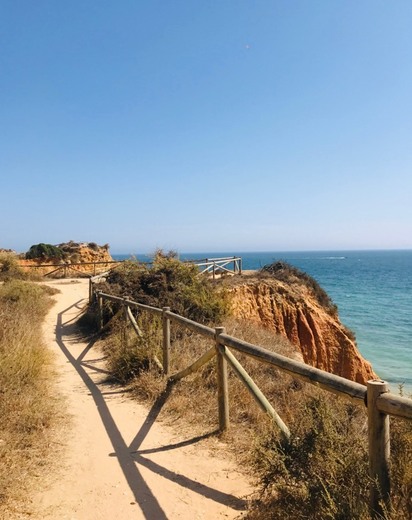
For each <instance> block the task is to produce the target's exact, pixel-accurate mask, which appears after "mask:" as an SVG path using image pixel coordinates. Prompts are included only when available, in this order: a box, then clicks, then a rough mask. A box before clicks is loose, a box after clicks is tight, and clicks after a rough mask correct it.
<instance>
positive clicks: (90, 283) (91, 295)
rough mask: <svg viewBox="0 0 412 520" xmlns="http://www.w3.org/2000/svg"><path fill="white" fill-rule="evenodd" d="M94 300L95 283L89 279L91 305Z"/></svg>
mask: <svg viewBox="0 0 412 520" xmlns="http://www.w3.org/2000/svg"><path fill="white" fill-rule="evenodd" d="M92 299H93V283H92V279H91V278H89V303H92Z"/></svg>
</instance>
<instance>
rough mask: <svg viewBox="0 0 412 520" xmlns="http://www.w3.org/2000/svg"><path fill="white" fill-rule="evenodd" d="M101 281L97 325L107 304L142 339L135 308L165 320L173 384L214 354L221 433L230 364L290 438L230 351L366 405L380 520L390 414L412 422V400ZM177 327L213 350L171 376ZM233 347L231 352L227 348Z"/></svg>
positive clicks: (386, 490)
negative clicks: (109, 289) (113, 290)
mask: <svg viewBox="0 0 412 520" xmlns="http://www.w3.org/2000/svg"><path fill="white" fill-rule="evenodd" d="M97 280H98V277H96V278H95V279H91V280H90V300H91V301H92V300H96V301H97V304H98V315H99V326H100V329H101V328H103V326H104V323H103V302H104V300H107V301H110V302H113V303H115V304H117V305H120V306H121V307H123V309H124V316H125V319H126V320H127V321H130V323H131V324H132V327H133V329H134V330H135V332H136V333H137V334H138V335H140V336H141V335H142V332H141V331H140V329H139V327H138V325H137V323H136V321H135V319H134V317H133V314H132V312H131V309H139V310H143V311H147V312H149V313H151V314H154V315H156V316H159V317H161V319H162V324H163V359H162V362H160V361H159V360H158V359H155V360H154V361H155V362H156V364H157V365H158V366H159V367H160V368H161V369H162V370H163V372H164V373H165V375H166V376H168V378H169V381H171V382H172V381H178V380H179V379H182V378H183V377H185V376H187V375H189V374H191V373H193V372H195V371H196V370H198V369H199V368H200V367H201V366H203V365H204V364H205V363H207V362H209V361H211V359H212V358H213V357H215V356H216V364H217V365H216V366H217V383H218V415H219V427H220V429H221V430H222V431H223V430H225V429H226V428H228V426H229V398H228V396H229V389H228V378H227V364H229V365H230V366H231V368H232V369H233V371H234V372H235V374H236V375H237V376H238V377H239V379H240V380H241V381H242V382H243V383H244V385H245V386H246V388H247V390H248V391H249V392H250V393H251V395H252V396H253V398H254V399H255V400H256V402H257V404H258V405H259V406H260V408H261V409H262V410H263V411H264V412H265V413H267V414H268V415H269V416H270V417H271V418H272V420H273V421H274V422H275V423H276V425H277V426H278V427H279V429H280V432H281V435H282V437H283V439H284V440H286V441H287V439H288V438H289V436H290V432H289V429H288V427H287V426H286V424H285V423H284V422H283V421H282V419H281V418H280V417H279V415H278V414H277V413H276V411H275V410H274V408H273V407H272V405H271V404H270V403H269V401H268V400H267V399H266V397H265V396H264V395H263V393H262V392H261V391H260V389H259V388H258V387H257V385H256V384H255V382H254V381H253V380H252V378H251V377H250V376H249V374H248V373H247V372H246V370H245V369H244V368H243V367H242V365H241V364H240V363H239V361H238V360H237V359H236V357H235V356H234V354H233V353H232V350H234V351H237V352H242V353H243V354H246V355H247V356H250V357H252V358H255V359H257V360H258V361H260V362H262V363H267V364H270V365H273V366H275V367H277V368H278V369H280V370H283V371H285V372H287V373H289V374H290V375H292V376H293V377H296V378H298V379H301V380H303V381H305V382H308V383H311V384H313V385H316V386H318V387H320V388H322V389H324V390H327V391H328V392H332V393H334V394H337V395H340V396H344V397H347V398H350V399H352V400H353V401H354V402H355V403H360V404H362V403H364V404H365V405H366V407H367V412H368V414H367V415H368V445H369V475H370V478H371V486H370V511H371V515H372V518H381V515H382V513H383V510H384V509H385V508H389V507H390V476H389V462H390V442H389V416H391V415H392V416H395V417H402V418H405V419H409V420H412V400H411V399H408V398H405V397H401V396H398V395H395V394H391V393H390V392H389V387H388V384H387V383H386V382H385V381H382V380H372V381H368V383H367V385H366V386H364V385H361V384H359V383H355V382H353V381H350V380H348V379H345V378H343V377H340V376H337V375H334V374H331V373H329V372H325V371H323V370H320V369H318V368H315V367H312V366H309V365H306V364H305V363H302V362H299V361H295V360H292V359H289V358H287V357H285V356H282V355H280V354H276V353H274V352H271V351H268V350H266V349H264V348H262V347H259V346H257V345H253V344H251V343H248V342H245V341H243V340H240V339H237V338H235V337H232V336H230V335H228V334H226V333H225V329H224V328H223V327H216V328H214V329H213V328H210V327H207V326H205V325H201V324H200V323H197V322H195V321H192V320H190V319H188V318H184V317H183V316H180V315H178V314H175V313H173V312H171V311H170V308H169V307H164V308H163V309H160V308H157V307H151V306H149V305H143V304H141V303H137V302H135V301H133V300H129V299H127V298H120V297H117V296H113V295H110V294H105V293H103V292H99V291H96V290H95V282H96V281H97ZM171 322H174V323H178V324H179V325H181V326H184V327H186V328H188V329H190V330H192V331H194V332H196V333H198V334H201V335H202V336H205V337H207V338H209V339H210V340H211V342H212V346H211V348H210V349H209V350H207V351H206V352H205V353H204V354H203V355H202V356H201V357H200V358H199V359H198V360H197V361H195V362H194V363H193V364H191V365H190V366H188V367H186V368H185V369H183V370H181V371H180V372H178V373H175V374H170V373H169V352H170V325H171ZM229 347H230V349H232V350H230V349H229Z"/></svg>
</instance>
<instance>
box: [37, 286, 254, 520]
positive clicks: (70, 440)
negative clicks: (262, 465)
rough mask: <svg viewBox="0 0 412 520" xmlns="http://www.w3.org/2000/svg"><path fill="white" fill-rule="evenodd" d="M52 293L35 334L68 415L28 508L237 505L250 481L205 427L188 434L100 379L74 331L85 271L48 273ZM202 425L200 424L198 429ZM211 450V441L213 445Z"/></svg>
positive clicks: (182, 515)
mask: <svg viewBox="0 0 412 520" xmlns="http://www.w3.org/2000/svg"><path fill="white" fill-rule="evenodd" d="M48 284H49V285H51V286H54V287H56V288H58V289H59V290H60V291H61V293H60V294H58V295H56V296H55V299H56V304H55V305H54V307H53V308H52V310H51V311H50V313H49V315H48V317H47V320H46V323H45V327H44V334H45V338H46V341H47V342H48V344H49V345H50V348H51V349H52V350H53V351H54V352H55V354H56V365H57V371H58V380H59V381H58V384H59V389H60V390H61V393H62V394H63V396H65V399H66V401H67V407H68V410H69V413H70V415H71V420H70V421H69V424H68V426H67V427H66V428H65V430H64V431H63V432H62V435H61V439H60V442H61V443H62V444H63V448H62V450H61V454H62V455H61V461H59V464H58V466H59V468H58V469H57V470H56V471H52V472H51V473H50V474H49V475H48V477H47V479H46V481H45V482H44V487H45V489H44V490H43V491H42V492H41V493H40V494H38V495H36V496H34V497H32V505H33V508H34V509H35V510H36V513H35V515H33V517H35V518H39V519H48V520H50V519H59V520H103V519H107V520H108V519H110V520H112V519H116V520H129V519H153V520H164V519H171V520H173V519H190V520H197V519H199V520H200V519H215V518H225V519H230V518H236V517H239V516H241V515H242V511H244V509H245V506H246V497H247V496H248V495H249V494H250V493H251V491H252V488H251V486H250V484H249V482H248V481H247V478H246V477H245V476H244V475H242V474H241V473H240V472H239V471H238V469H237V468H236V467H235V465H234V464H233V462H231V461H230V460H229V459H222V458H219V457H217V456H213V453H212V451H213V446H216V447H217V446H218V444H219V440H218V439H216V438H215V437H209V438H207V439H206V438H205V439H199V438H193V436H190V434H189V435H186V436H185V434H184V433H180V434H179V433H178V432H177V431H174V430H172V429H170V428H169V427H166V426H165V425H162V424H161V423H159V421H158V420H156V419H157V415H158V410H157V409H155V408H153V409H152V410H148V409H147V408H145V407H144V406H141V405H139V404H138V403H136V402H134V401H132V400H131V399H129V398H128V396H127V394H125V393H124V391H123V390H122V389H121V388H119V387H116V386H110V385H108V384H107V383H105V382H104V379H105V377H106V375H107V374H106V372H105V370H104V359H103V358H102V354H101V352H99V351H98V350H97V349H96V347H93V344H86V343H82V342H81V341H79V338H78V337H77V336H76V334H75V332H76V331H75V325H74V323H75V320H76V317H77V316H78V315H79V313H80V312H81V309H82V307H83V306H84V304H85V303H86V298H87V292H88V285H87V280H86V281H79V280H63V281H55V282H48ZM205 433H208V432H205ZM219 453H221V450H219Z"/></svg>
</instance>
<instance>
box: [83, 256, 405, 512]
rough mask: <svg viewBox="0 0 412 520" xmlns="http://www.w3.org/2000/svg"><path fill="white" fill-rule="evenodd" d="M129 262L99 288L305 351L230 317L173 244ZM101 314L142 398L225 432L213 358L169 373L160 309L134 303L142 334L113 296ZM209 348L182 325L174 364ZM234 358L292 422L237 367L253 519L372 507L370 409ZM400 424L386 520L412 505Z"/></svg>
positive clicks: (220, 297) (123, 375) (114, 355)
mask: <svg viewBox="0 0 412 520" xmlns="http://www.w3.org/2000/svg"><path fill="white" fill-rule="evenodd" d="M124 267H125V268H124V269H118V270H116V271H114V272H113V273H112V274H111V275H110V276H109V277H108V279H107V280H106V282H105V284H103V285H101V286H100V288H99V289H100V290H103V291H104V292H109V293H111V294H116V295H118V296H123V297H126V296H127V297H128V298H130V299H134V300H136V301H139V302H140V303H144V304H148V305H152V306H156V307H160V308H161V307H164V306H168V307H171V309H172V311H174V312H177V313H179V314H182V315H184V316H186V317H188V318H191V319H193V320H195V321H200V322H202V323H212V324H213V325H223V326H225V328H226V331H227V332H228V333H229V334H231V335H233V336H236V337H237V338H239V339H243V340H245V341H248V342H250V343H253V344H257V345H260V346H262V347H264V348H266V349H268V350H273V351H276V352H278V353H281V354H283V355H286V356H290V357H296V356H297V355H298V354H297V352H296V349H295V348H294V347H293V346H292V345H291V344H290V343H289V342H288V341H287V340H286V339H285V338H284V337H282V336H279V335H276V334H274V333H273V332H270V331H268V330H265V329H263V328H261V327H259V326H255V325H252V324H251V323H247V322H245V320H236V319H234V318H233V317H231V316H230V313H229V308H230V306H229V304H228V296H227V294H226V292H225V290H224V288H222V285H221V284H219V282H212V281H211V280H207V279H206V278H200V277H199V276H198V273H197V271H196V269H194V268H193V266H191V265H188V264H182V263H180V262H179V261H178V260H177V259H176V257H175V255H173V254H163V253H162V252H159V253H158V254H157V256H156V258H155V261H154V265H153V267H152V269H148V268H147V267H146V266H143V265H139V264H137V263H130V264H125V266H124ZM268 274H269V275H274V276H278V277H280V278H281V279H282V281H284V282H285V283H287V282H288V279H293V277H296V276H300V273H297V272H296V270H295V269H294V268H289V267H288V266H285V265H284V264H283V263H282V264H278V265H275V266H271V267H267V268H265V269H264V272H263V273H262V276H267V275H268ZM308 286H309V288H310V291H311V292H315V293H316V294H317V298H319V299H320V300H321V301H322V302H323V303H324V305H325V306H326V307H327V308H328V312H329V313H332V314H335V313H337V309H336V307H335V306H334V304H333V303H332V302H331V301H330V299H329V298H328V296H327V295H326V293H324V292H323V290H321V288H319V287H318V286H317V285H316V283H313V282H311V281H310V280H308ZM219 302H220V303H219ZM95 311H96V309H95V308H93V306H92V307H91V308H90V309H89V312H88V314H87V315H86V316H85V317H84V318H83V323H85V322H87V320H89V323H92V322H93V321H94V322H95V323H96V315H95ZM104 314H105V322H106V323H107V325H106V326H105V328H104V335H103V337H102V345H103V348H104V351H105V353H106V356H107V359H108V366H109V369H110V371H111V377H112V378H113V379H115V380H118V381H119V382H121V383H123V384H127V385H128V386H129V388H130V389H131V390H132V391H133V392H134V394H135V396H136V397H137V398H139V399H144V400H145V401H148V402H150V403H152V405H153V406H154V407H155V408H157V411H158V412H159V413H160V411H161V413H162V417H163V419H164V420H166V421H170V422H173V423H176V421H177V420H179V421H180V423H179V427H180V428H181V429H186V430H187V431H190V433H191V434H193V435H205V431H206V432H214V431H216V417H217V409H216V408H217V405H216V396H217V387H216V379H217V378H216V367H215V363H209V364H206V365H204V366H203V367H202V369H200V370H199V371H197V372H195V373H193V374H191V375H190V376H189V377H187V378H185V379H183V380H181V381H179V382H178V383H175V384H170V383H169V384H168V383H167V379H166V378H165V376H164V375H163V374H162V372H161V370H160V367H159V363H158V361H156V360H158V358H160V353H161V348H162V328H161V322H160V321H159V318H156V317H151V315H149V314H148V313H145V312H139V313H138V314H136V316H135V320H136V322H137V324H138V327H139V330H140V331H141V335H140V336H137V335H136V334H135V333H134V332H132V331H130V330H129V329H127V328H126V327H125V322H124V320H123V319H121V312H120V309H118V308H117V307H116V305H115V304H112V303H105V307H104ZM208 348H210V341H209V342H208V341H207V340H206V339H205V338H203V337H200V336H199V335H197V334H195V333H192V332H187V331H185V330H183V329H181V328H180V327H178V326H175V325H174V326H173V328H172V347H171V352H170V371H171V373H175V372H177V371H179V370H181V369H183V368H185V367H186V366H188V365H190V364H191V363H193V362H194V361H195V360H196V359H198V358H199V357H200V356H201V355H202V354H203V353H204V352H205V351H206V350H207V349H208ZM237 357H238V359H239V360H240V362H241V363H242V365H243V366H244V368H245V369H246V371H247V372H248V373H249V374H250V376H251V377H252V378H253V380H254V381H255V382H256V383H257V385H258V386H259V388H260V389H261V390H262V392H263V393H264V394H265V395H266V396H267V397H268V399H269V401H270V402H272V403H274V405H275V408H276V411H277V412H278V413H279V415H280V416H281V417H282V419H283V420H284V421H285V422H286V424H287V425H288V426H289V428H290V431H291V438H290V440H289V441H285V440H283V439H282V438H281V437H280V435H279V432H278V430H277V429H276V428H275V427H274V425H273V423H272V422H271V421H270V420H269V419H268V418H267V417H266V416H265V415H263V414H262V412H261V411H260V410H259V409H258V407H257V406H256V405H255V402H254V401H253V399H252V398H251V397H250V395H249V394H248V392H247V391H246V389H245V387H244V386H243V385H242V384H241V383H240V382H239V380H238V378H237V377H236V376H235V375H234V374H233V373H232V372H229V385H230V389H231V390H230V422H231V425H232V427H231V428H230V429H229V431H227V432H225V433H223V434H222V435H221V438H222V440H223V441H224V442H225V443H226V445H227V446H231V447H232V448H233V450H234V453H235V456H236V457H237V459H238V460H239V461H240V462H241V463H242V464H243V465H244V466H245V467H247V468H249V471H250V472H253V474H254V476H255V480H256V482H257V483H258V484H259V486H260V490H261V491H260V493H259V494H258V496H257V497H255V499H253V500H252V501H251V508H250V511H249V512H248V514H247V516H246V518H248V519H249V520H263V519H265V520H267V519H281V518H282V519H283V518H296V519H298V520H299V519H302V520H303V519H319V520H324V519H335V520H344V519H345V520H346V519H348V518H351V519H358V520H366V519H368V518H370V517H369V512H368V492H369V491H368V490H369V485H370V481H369V477H368V457H367V432H366V411H365V409H363V408H362V407H359V406H355V405H352V404H350V403H349V404H348V403H347V402H345V401H343V400H341V399H339V398H338V397H335V396H331V395H330V394H327V393H326V392H323V391H321V390H319V389H316V388H314V387H312V386H311V385H306V384H304V383H302V382H301V381H299V380H296V379H294V378H293V377H291V376H289V375H286V374H285V373H283V372H281V371H279V370H277V369H275V368H273V367H271V366H266V365H263V366H262V365H261V364H259V363H257V362H256V361H254V360H253V359H251V358H248V357H245V356H242V355H240V354H239V355H237ZM392 424H393V427H392V428H391V435H392V469H391V473H392V483H393V488H392V509H391V510H390V511H389V510H388V511H384V513H383V516H382V519H385V520H395V519H399V520H406V519H410V518H411V516H412V499H411V497H412V451H411V450H412V423H411V421H401V420H393V421H392Z"/></svg>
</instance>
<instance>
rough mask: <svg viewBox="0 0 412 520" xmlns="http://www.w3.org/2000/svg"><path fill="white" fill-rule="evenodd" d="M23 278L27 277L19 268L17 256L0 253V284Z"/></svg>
mask: <svg viewBox="0 0 412 520" xmlns="http://www.w3.org/2000/svg"><path fill="white" fill-rule="evenodd" d="M25 278H27V275H26V273H25V272H24V271H23V269H22V268H21V267H20V265H19V263H18V261H17V256H16V255H15V254H13V253H0V282H4V281H6V280H13V279H19V280H24V279H25Z"/></svg>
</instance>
